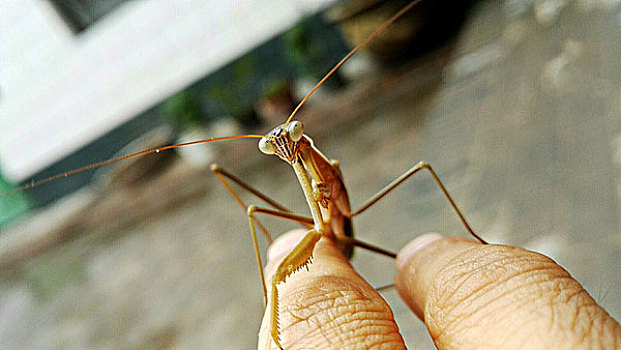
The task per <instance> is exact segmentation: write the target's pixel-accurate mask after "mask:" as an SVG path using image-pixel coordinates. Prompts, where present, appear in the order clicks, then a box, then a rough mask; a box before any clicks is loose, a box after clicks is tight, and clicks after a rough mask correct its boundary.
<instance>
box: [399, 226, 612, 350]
mask: <svg viewBox="0 0 621 350" xmlns="http://www.w3.org/2000/svg"><path fill="white" fill-rule="evenodd" d="M396 265H397V275H396V277H395V279H396V286H397V290H398V291H399V294H400V295H401V297H402V298H403V300H404V301H405V302H406V303H407V304H408V305H409V307H410V308H411V309H412V311H414V313H415V314H416V315H417V316H418V317H419V318H420V319H422V320H423V321H424V322H425V325H426V326H427V329H428V330H429V333H430V335H431V337H432V339H433V341H434V342H435V344H436V346H437V347H438V349H440V350H448V349H619V348H621V326H619V323H617V322H616V321H615V320H614V319H613V318H612V317H610V315H608V313H607V312H606V311H605V310H604V309H602V308H601V307H600V306H599V305H597V303H596V302H595V301H594V300H593V298H592V297H591V296H590V295H589V294H588V293H587V292H586V291H585V290H584V289H583V288H582V286H581V285H580V284H579V283H578V282H577V281H576V280H574V279H573V278H572V277H571V276H570V275H569V273H568V272H567V271H565V270H564V269H563V268H562V267H560V266H559V265H557V264H556V263H555V262H554V261H553V260H552V259H550V258H548V257H546V256H544V255H541V254H538V253H534V252H531V251H527V250H525V249H521V248H517V247H511V246H503V245H483V244H480V243H477V242H473V241H471V240H468V239H465V238H457V237H452V238H444V237H442V236H440V235H437V234H427V235H424V236H421V237H419V238H418V239H416V240H414V241H412V242H411V243H410V244H408V245H407V246H406V247H405V248H404V249H403V250H402V251H401V252H400V253H399V255H398V257H397V261H396Z"/></svg>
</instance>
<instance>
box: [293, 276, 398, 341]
mask: <svg viewBox="0 0 621 350" xmlns="http://www.w3.org/2000/svg"><path fill="white" fill-rule="evenodd" d="M328 280H329V282H330V283H326V281H328ZM322 285H323V286H325V285H329V286H332V285H346V287H345V290H347V292H345V291H344V290H329V289H326V288H322ZM347 286H349V287H350V288H348V287H347ZM367 293H369V291H366V290H365V289H363V288H360V287H359V286H358V285H356V284H355V283H354V282H352V281H350V280H349V279H346V278H342V277H338V276H321V277H317V278H310V279H307V280H305V282H304V283H303V286H302V287H301V288H300V289H298V290H296V292H294V293H287V294H282V295H281V298H282V300H283V302H282V304H281V305H290V306H289V307H287V308H286V310H281V313H283V314H285V313H286V314H287V315H290V316H291V317H292V318H293V320H294V322H293V323H287V326H286V327H285V328H284V329H283V333H285V332H286V331H287V329H288V328H290V327H298V326H299V324H300V323H303V322H307V323H308V324H309V325H311V326H310V328H311V329H310V330H309V331H308V333H307V334H306V335H302V337H300V336H299V335H298V336H297V337H296V338H299V339H304V342H306V341H309V340H310V339H311V338H312V339H315V338H316V337H317V335H318V333H320V334H321V338H322V339H321V342H323V343H328V345H329V344H331V343H333V341H334V337H338V338H340V339H341V342H342V343H344V344H350V343H351V344H352V345H355V344H357V342H360V341H359V339H362V340H367V339H369V337H371V338H373V337H374V336H375V333H377V330H378V329H380V330H381V332H382V333H384V334H393V333H394V334H396V330H391V329H390V328H391V327H390V324H391V321H392V319H386V318H385V317H381V315H382V313H383V312H386V310H387V305H385V304H384V303H379V302H376V301H375V299H373V298H371V297H370V296H369V295H368V294H367ZM370 301H374V302H370ZM390 315H392V314H390ZM373 319H374V320H380V321H385V322H381V323H380V324H379V326H378V325H377V323H374V322H373V321H371V320H373ZM343 320H345V321H347V322H344V321H343ZM284 323H286V322H284ZM317 325H321V326H322V327H318V326H317ZM337 325H338V328H337ZM324 328H325V329H328V330H329V331H328V332H324ZM382 328H383V329H382ZM392 328H394V326H393V327H392ZM317 330H319V332H317ZM309 337H311V338H309ZM391 338H393V337H391ZM331 339H332V341H331ZM352 339H353V340H356V341H355V342H353V341H352ZM400 339H401V338H400V336H399V338H395V341H394V344H393V345H392V348H394V347H396V345H395V344H397V343H398V340H400ZM298 341H299V340H298ZM391 343H393V342H392V340H391ZM363 344H364V347H365V348H367V347H368V344H366V343H363Z"/></svg>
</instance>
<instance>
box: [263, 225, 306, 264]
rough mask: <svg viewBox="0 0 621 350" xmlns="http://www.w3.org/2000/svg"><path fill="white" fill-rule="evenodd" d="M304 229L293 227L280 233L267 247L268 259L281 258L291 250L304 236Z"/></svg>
mask: <svg viewBox="0 0 621 350" xmlns="http://www.w3.org/2000/svg"><path fill="white" fill-rule="evenodd" d="M305 233H306V230H304V229H295V230H291V231H289V232H287V233H285V234H283V235H280V236H279V237H278V238H276V240H274V242H273V243H272V244H271V245H270V246H269V248H268V249H267V259H268V261H275V260H278V259H280V258H282V257H283V256H284V255H285V254H287V253H288V252H290V251H291V249H293V247H295V245H296V244H297V243H298V242H299V241H300V240H301V239H302V237H304V234H305Z"/></svg>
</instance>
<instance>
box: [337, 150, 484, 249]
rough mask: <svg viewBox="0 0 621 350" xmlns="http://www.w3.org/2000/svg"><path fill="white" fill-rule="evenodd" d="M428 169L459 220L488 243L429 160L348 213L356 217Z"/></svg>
mask: <svg viewBox="0 0 621 350" xmlns="http://www.w3.org/2000/svg"><path fill="white" fill-rule="evenodd" d="M423 169H426V170H428V171H429V173H430V174H431V176H432V177H433V179H434V181H435V182H436V184H437V185H438V187H439V188H440V190H441V191H442V194H444V197H445V198H446V199H447V200H448V202H449V204H450V206H451V207H452V208H453V210H454V211H455V213H456V214H457V216H458V217H459V220H460V221H461V223H462V224H463V225H464V227H465V228H466V231H468V233H469V234H470V235H472V237H474V238H476V239H477V240H478V241H479V242H481V243H483V244H487V242H486V241H485V240H484V239H483V238H481V237H480V236H479V235H477V234H476V233H475V232H474V231H473V230H472V228H471V227H470V224H468V221H466V218H465V217H464V215H463V214H462V212H461V210H459V207H458V206H457V204H455V201H454V200H453V197H451V195H450V193H449V192H448V190H447V189H446V187H444V184H443V183H442V181H441V180H440V178H439V177H438V175H437V174H436V172H435V171H434V170H433V168H431V165H429V163H427V162H424V161H423V162H419V163H418V164H416V165H415V166H413V167H412V168H410V169H409V170H408V171H406V172H405V173H403V175H401V176H399V177H398V178H396V179H395V180H393V181H392V182H391V183H390V184H388V185H387V186H386V187H384V188H382V189H381V190H380V191H379V192H377V193H376V194H375V195H373V196H372V197H371V198H369V199H368V200H367V201H366V202H365V203H364V204H363V205H362V206H361V207H360V209H358V210H356V211H353V212H351V213H348V215H349V216H350V217H354V216H356V215H358V214H360V213H362V212H363V211H365V210H367V209H369V207H371V206H372V205H373V204H375V203H376V202H377V201H379V200H380V199H382V198H383V197H384V196H385V195H387V194H388V193H389V192H390V191H392V190H394V189H395V188H396V187H397V186H399V185H401V184H402V183H403V182H405V181H406V180H408V179H409V178H410V177H412V175H414V174H416V173H418V172H419V171H421V170H423Z"/></svg>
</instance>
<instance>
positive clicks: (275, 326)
mask: <svg viewBox="0 0 621 350" xmlns="http://www.w3.org/2000/svg"><path fill="white" fill-rule="evenodd" d="M322 236H323V233H322V232H320V231H317V230H315V229H311V230H309V231H308V232H306V234H305V235H304V237H303V238H302V240H301V241H300V242H298V244H297V245H296V246H295V247H294V248H293V250H291V251H290V252H289V254H287V255H286V256H285V257H284V259H282V260H281V261H280V263H279V264H278V267H277V268H276V272H274V276H273V277H272V291H271V292H272V294H271V309H270V310H271V315H270V317H271V320H272V327H271V330H270V333H271V335H272V339H273V340H274V343H275V344H276V346H278V347H279V348H280V349H282V348H283V347H282V345H281V344H280V331H279V328H280V326H279V317H278V284H280V283H282V282H285V281H286V279H287V277H289V276H291V274H293V273H294V272H296V271H298V270H299V269H301V268H303V267H305V266H306V268H307V269H308V264H309V263H310V262H311V260H312V257H313V250H314V249H315V245H316V244H317V242H319V240H320V239H321V237H322Z"/></svg>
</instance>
